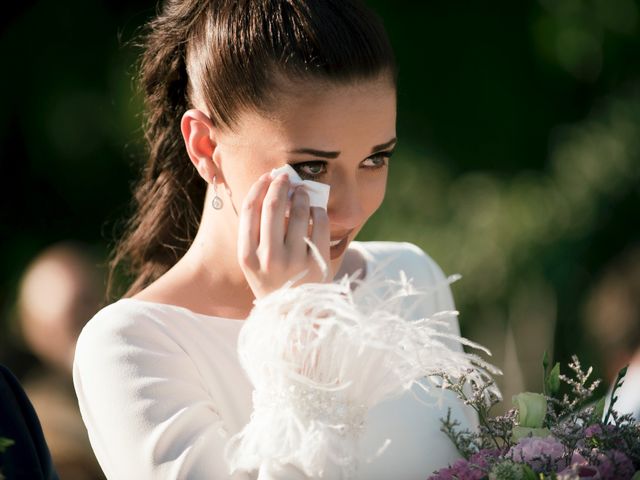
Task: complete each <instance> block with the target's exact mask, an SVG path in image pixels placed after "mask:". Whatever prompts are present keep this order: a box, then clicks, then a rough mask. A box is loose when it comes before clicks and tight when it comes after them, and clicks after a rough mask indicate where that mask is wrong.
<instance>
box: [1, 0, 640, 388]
mask: <svg viewBox="0 0 640 480" xmlns="http://www.w3.org/2000/svg"><path fill="white" fill-rule="evenodd" d="M368 3H370V4H371V6H372V7H373V8H374V9H375V10H376V11H378V12H379V14H380V15H381V16H382V18H383V20H384V23H385V25H386V27H387V30H388V32H389V35H390V37H391V40H392V43H393V44H394V47H395V50H396V54H397V58H398V63H399V66H400V89H399V123H398V133H399V138H400V145H399V149H398V152H397V153H396V155H395V156H394V158H393V159H392V162H391V177H390V184H389V189H388V196H387V200H386V202H385V204H384V205H383V207H382V208H381V210H380V211H379V212H378V213H377V214H376V215H374V217H373V218H372V219H371V220H370V222H369V223H368V224H367V226H366V227H365V229H364V230H363V232H362V234H361V236H360V239H363V240H368V239H381V240H408V241H412V242H415V243H417V244H419V245H420V246H422V247H423V248H424V249H425V250H426V251H427V252H429V253H430V254H431V255H432V256H433V257H434V258H435V259H436V260H437V261H438V262H439V263H440V265H441V266H442V267H443V269H444V270H445V271H446V272H447V273H454V272H459V273H461V274H462V275H463V279H462V280H461V281H460V282H459V284H457V285H455V286H454V293H455V296H456V300H457V303H458V304H459V306H460V309H461V311H462V315H461V321H462V326H463V333H465V334H466V335H467V336H469V337H471V338H473V339H475V340H478V341H480V342H481V343H485V344H487V345H488V346H489V347H490V348H491V349H493V350H494V352H495V353H496V363H497V364H498V365H499V366H501V367H503V368H504V370H505V374H506V375H505V379H504V380H503V382H504V385H503V388H505V390H506V392H505V393H506V394H507V395H508V394H509V392H510V391H511V390H514V391H517V390H518V389H522V388H528V389H534V388H535V389H539V388H540V387H541V385H539V384H538V383H539V379H538V365H539V360H540V358H541V355H542V352H543V350H545V349H547V350H553V351H554V353H555V357H556V359H557V360H559V361H561V362H566V360H567V359H568V358H569V356H570V355H571V354H572V353H578V354H579V355H580V357H581V358H582V359H584V360H585V363H587V362H589V363H594V364H595V365H596V367H599V366H600V365H601V364H602V363H603V362H604V361H605V360H606V359H603V358H602V357H599V356H598V355H597V349H596V348H595V344H594V340H593V339H591V338H590V337H589V336H588V334H587V333H586V332H585V330H584V320H583V317H584V305H585V302H586V300H587V298H588V296H589V295H590V291H591V289H592V287H593V286H594V285H595V284H596V283H597V281H598V278H599V275H600V273H601V272H602V270H603V269H604V268H605V267H606V265H607V264H608V262H609V261H610V260H611V259H612V258H614V257H615V256H616V255H618V254H619V253H620V252H622V251H623V250H625V249H628V248H631V247H632V246H634V245H638V244H640V226H639V222H638V216H639V215H638V213H639V205H640V203H639V200H640V187H639V184H640V178H639V177H640V61H639V60H640V35H639V34H640V21H639V18H638V17H639V13H640V3H639V1H638V0H635V1H634V0H540V1H523V2H513V1H510V0H500V1H493V2H473V1H465V2H462V1H424V2H414V1H408V0H394V1H391V0H386V1H385V0H375V1H374V0H370V1H369V2H368ZM12 8H14V11H12V10H11V8H10V9H9V12H8V14H7V16H6V17H5V18H4V19H3V20H2V36H1V40H0V55H1V56H0V58H2V59H3V69H2V70H3V74H2V75H0V96H1V99H2V100H1V101H2V107H1V108H0V161H1V164H0V175H1V178H2V179H3V180H4V182H3V187H4V188H3V189H2V191H1V192H0V198H1V199H2V210H1V218H0V246H1V248H0V262H1V264H2V270H1V272H2V273H1V277H0V306H1V307H2V310H1V311H2V312H3V316H2V319H0V335H2V336H4V334H5V333H6V332H7V331H8V322H9V321H8V318H9V317H10V310H11V305H12V304H13V300H14V295H15V289H16V284H17V281H18V279H19V276H20V273H21V271H22V270H23V269H24V267H25V265H26V264H27V262H28V261H29V259H30V258H32V257H33V256H34V255H35V254H36V253H37V252H38V251H39V250H40V249H42V248H43V247H45V246H47V245H48V244H50V243H52V242H54V241H57V240H62V239H68V238H73V239H78V240H84V241H86V242H88V243H90V244H92V245H95V246H97V247H98V248H99V249H100V250H101V251H103V252H105V253H106V251H107V250H108V248H109V244H110V243H112V242H113V239H114V238H116V236H117V234H118V220H119V219H121V218H122V217H123V215H124V214H125V213H126V211H127V208H128V204H129V198H130V186H131V182H132V181H133V180H134V179H135V178H136V171H137V168H138V166H139V164H140V163H141V161H142V160H143V151H144V150H143V145H142V143H141V135H140V126H139V125H140V116H139V114H140V108H141V107H140V99H139V98H138V97H137V96H136V95H135V94H134V90H133V82H132V76H133V73H134V71H135V70H134V62H135V55H136V51H135V49H133V48H132V47H130V46H127V45H126V40H129V39H131V38H132V37H133V35H134V33H135V30H136V28H137V26H138V25H140V24H141V23H142V22H143V21H144V20H145V19H146V18H148V16H149V15H151V14H153V12H154V8H155V7H154V4H153V3H151V2H142V1H132V2H126V3H125V2H106V1H103V2H98V1H92V2H80V1H79V0H70V1H68V2H64V4H60V3H59V2H53V1H51V0H40V1H35V2H31V3H25V4H22V5H21V6H14V7H12ZM638 321H639V322H640V319H639V320H638ZM9 342H10V340H8V339H6V337H5V341H4V342H0V345H1V344H4V345H7V344H8V343H9ZM507 398H508V397H507Z"/></svg>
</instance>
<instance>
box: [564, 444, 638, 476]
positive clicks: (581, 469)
mask: <svg viewBox="0 0 640 480" xmlns="http://www.w3.org/2000/svg"><path fill="white" fill-rule="evenodd" d="M634 472H635V469H634V467H633V462H632V461H631V460H630V459H629V457H627V456H626V455H625V454H624V453H622V452H621V451H619V450H610V451H608V452H601V451H599V450H598V449H596V448H594V449H593V450H591V452H590V454H589V459H588V460H587V459H586V458H584V457H583V456H582V455H580V454H579V453H578V452H574V454H573V456H572V457H571V465H570V466H569V467H568V468H566V469H565V470H563V471H562V472H560V475H559V477H558V478H559V479H560V480H563V479H565V478H567V479H589V480H596V479H597V480H600V479H601V480H629V479H630V478H631V477H633V474H634Z"/></svg>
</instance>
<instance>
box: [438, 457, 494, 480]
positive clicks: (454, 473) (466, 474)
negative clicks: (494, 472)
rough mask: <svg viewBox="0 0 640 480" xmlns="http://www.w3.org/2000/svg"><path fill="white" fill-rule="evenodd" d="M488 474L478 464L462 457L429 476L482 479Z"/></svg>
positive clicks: (447, 478) (451, 478) (452, 478)
mask: <svg viewBox="0 0 640 480" xmlns="http://www.w3.org/2000/svg"><path fill="white" fill-rule="evenodd" d="M485 475H486V474H485V472H484V471H483V470H481V469H480V468H478V467H477V466H476V465H474V464H472V463H469V462H467V461H466V460H465V459H463V458H461V459H460V460H456V462H455V463H454V464H453V465H451V466H450V467H446V468H442V469H440V470H438V471H437V472H436V473H434V474H433V475H432V476H430V477H429V480H454V479H455V480H482V477H484V476H485Z"/></svg>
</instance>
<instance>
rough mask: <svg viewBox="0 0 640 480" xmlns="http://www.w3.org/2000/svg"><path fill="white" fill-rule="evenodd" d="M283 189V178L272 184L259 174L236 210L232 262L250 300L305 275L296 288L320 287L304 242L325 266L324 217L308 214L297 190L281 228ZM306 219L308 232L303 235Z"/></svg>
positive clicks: (310, 210) (326, 238) (326, 222)
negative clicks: (235, 246) (235, 250)
mask: <svg viewBox="0 0 640 480" xmlns="http://www.w3.org/2000/svg"><path fill="white" fill-rule="evenodd" d="M289 187H290V181H289V176H288V175H278V176H277V177H276V178H275V179H273V180H272V179H271V176H270V174H269V173H265V174H264V175H262V176H261V177H260V178H259V179H258V180H257V181H256V183H254V184H253V185H252V186H251V189H250V190H249V193H248V194H247V196H246V197H245V199H244V202H243V204H242V209H241V211H240V226H239V232H238V262H239V263H240V267H241V268H242V271H243V272H244V274H245V277H246V278H247V282H248V283H249V286H250V287H251V290H253V293H254V295H255V296H256V298H261V297H263V296H265V295H267V294H268V293H271V292H272V291H274V290H277V289H278V288H280V287H282V285H284V284H285V282H287V281H288V280H291V279H292V278H293V277H295V276H296V275H298V274H300V273H301V272H303V271H305V270H307V274H306V275H305V276H304V277H303V278H302V279H300V280H298V282H296V284H300V283H311V282H322V281H323V280H325V281H326V279H323V274H322V271H321V269H320V266H319V265H318V263H317V262H316V260H315V259H314V257H313V254H312V252H311V250H310V248H309V247H308V246H307V243H306V242H305V241H304V237H306V236H308V237H309V239H310V240H311V241H312V242H313V243H314V244H315V245H316V247H318V250H319V251H320V254H321V255H322V257H323V258H324V261H325V262H326V264H327V266H329V261H330V256H329V235H330V232H329V217H328V216H327V211H326V210H325V209H323V208H317V207H313V208H310V207H309V196H308V195H307V193H306V192H305V191H304V190H303V189H302V188H301V187H297V189H296V190H295V192H294V194H293V196H292V198H291V210H290V214H289V218H288V222H287V219H286V217H285V211H286V208H287V201H288V199H287V193H288V191H289ZM310 218H311V219H312V220H313V228H312V231H311V234H310V235H309V232H308V231H309V228H310V226H309V219H310ZM329 281H330V279H329Z"/></svg>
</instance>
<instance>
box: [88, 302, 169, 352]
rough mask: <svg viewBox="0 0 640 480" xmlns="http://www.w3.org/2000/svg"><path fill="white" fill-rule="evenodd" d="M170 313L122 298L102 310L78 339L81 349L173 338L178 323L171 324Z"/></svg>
mask: <svg viewBox="0 0 640 480" xmlns="http://www.w3.org/2000/svg"><path fill="white" fill-rule="evenodd" d="M167 315H168V314H167V312H163V311H162V310H160V309H154V308H149V307H148V306H147V305H145V304H144V303H142V302H137V301H132V300H130V299H122V300H119V301H117V302H114V303H112V304H109V305H107V306H106V307H104V308H102V309H101V310H100V311H98V312H97V313H96V314H95V315H94V316H93V317H92V318H91V319H90V320H89V321H88V322H87V323H86V324H85V326H84V328H83V329H82V331H81V332H80V336H79V337H78V342H77V344H78V346H77V349H79V348H80V347H84V348H85V349H86V348H89V349H91V348H105V347H107V346H109V345H112V344H119V343H121V342H122V341H123V340H125V341H126V343H129V344H135V343H143V342H144V343H145V344H153V343H158V342H162V343H165V341H166V339H167V338H169V337H171V332H170V330H171V329H172V328H173V327H172V324H173V323H175V322H171V321H169V320H170V319H168V318H166V317H167Z"/></svg>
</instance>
